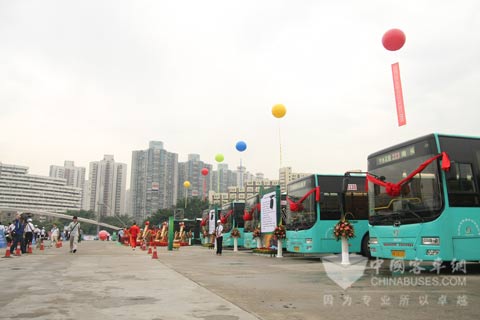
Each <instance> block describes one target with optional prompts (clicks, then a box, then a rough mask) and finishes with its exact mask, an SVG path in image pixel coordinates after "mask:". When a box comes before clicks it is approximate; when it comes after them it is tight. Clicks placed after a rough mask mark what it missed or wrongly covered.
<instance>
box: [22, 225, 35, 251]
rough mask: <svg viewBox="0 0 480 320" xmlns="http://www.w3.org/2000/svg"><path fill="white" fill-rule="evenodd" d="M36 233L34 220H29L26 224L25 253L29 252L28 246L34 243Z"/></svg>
mask: <svg viewBox="0 0 480 320" xmlns="http://www.w3.org/2000/svg"><path fill="white" fill-rule="evenodd" d="M34 231H35V226H34V225H33V222H32V218H28V219H27V224H25V242H24V243H25V252H27V248H28V246H30V245H32V243H33V232H34Z"/></svg>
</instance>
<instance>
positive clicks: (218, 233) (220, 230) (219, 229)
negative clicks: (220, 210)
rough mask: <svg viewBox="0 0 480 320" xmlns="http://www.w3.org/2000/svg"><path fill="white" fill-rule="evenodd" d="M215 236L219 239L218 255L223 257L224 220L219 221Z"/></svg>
mask: <svg viewBox="0 0 480 320" xmlns="http://www.w3.org/2000/svg"><path fill="white" fill-rule="evenodd" d="M215 236H216V238H217V255H218V256H221V255H222V249H223V248H222V246H223V225H222V220H217V227H216V228H215Z"/></svg>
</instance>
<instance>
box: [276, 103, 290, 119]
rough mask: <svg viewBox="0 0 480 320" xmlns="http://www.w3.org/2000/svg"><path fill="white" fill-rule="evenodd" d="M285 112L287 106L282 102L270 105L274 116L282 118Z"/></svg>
mask: <svg viewBox="0 0 480 320" xmlns="http://www.w3.org/2000/svg"><path fill="white" fill-rule="evenodd" d="M286 113H287V108H285V106H284V105H283V104H276V105H274V106H273V107H272V114H273V116H274V117H275V118H283V117H284V116H285V114H286Z"/></svg>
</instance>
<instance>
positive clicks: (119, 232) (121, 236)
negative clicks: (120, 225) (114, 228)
mask: <svg viewBox="0 0 480 320" xmlns="http://www.w3.org/2000/svg"><path fill="white" fill-rule="evenodd" d="M122 238H123V229H120V230H118V242H120V243H122Z"/></svg>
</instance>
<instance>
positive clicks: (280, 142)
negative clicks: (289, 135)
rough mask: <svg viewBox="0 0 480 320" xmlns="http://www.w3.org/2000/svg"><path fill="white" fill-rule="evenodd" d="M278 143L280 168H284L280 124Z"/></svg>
mask: <svg viewBox="0 0 480 320" xmlns="http://www.w3.org/2000/svg"><path fill="white" fill-rule="evenodd" d="M278 143H279V145H280V169H281V168H282V134H281V132H280V126H278Z"/></svg>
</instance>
